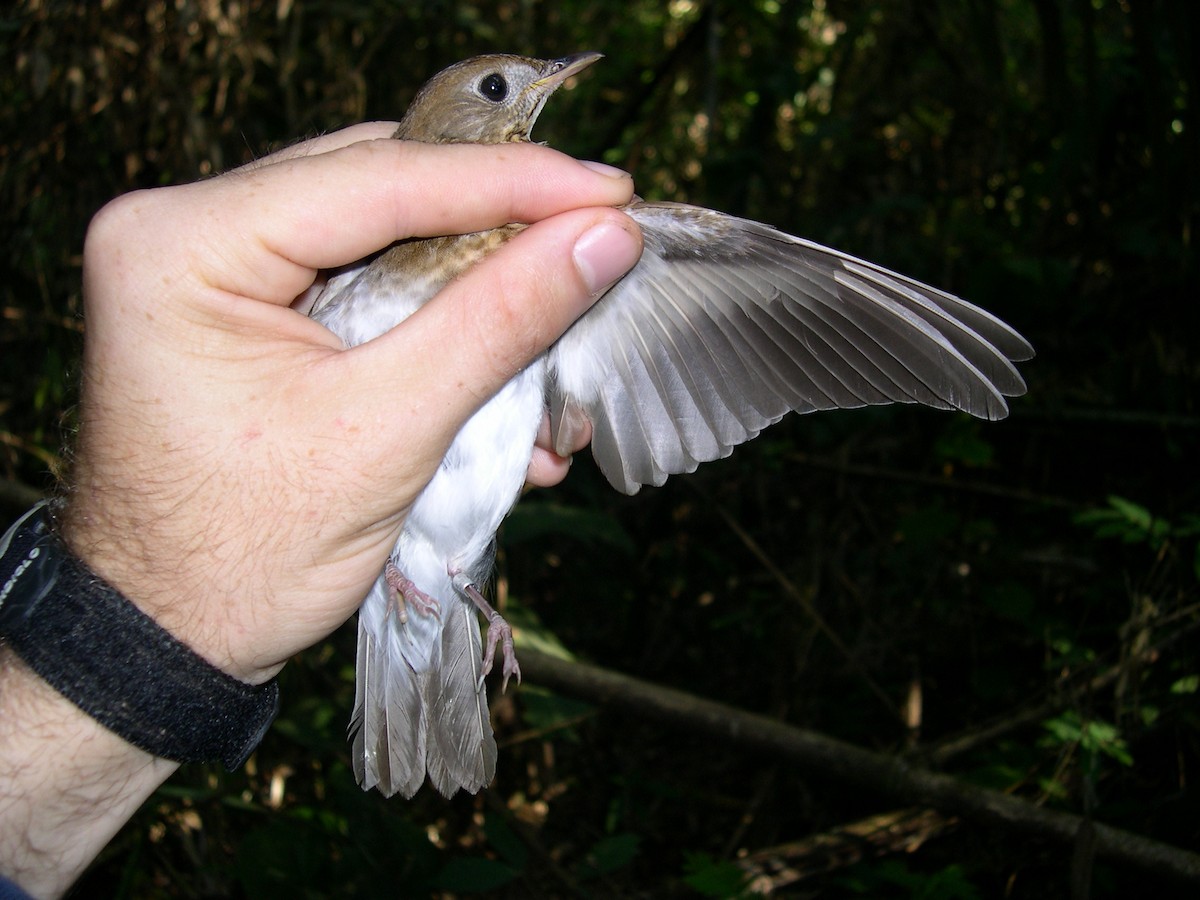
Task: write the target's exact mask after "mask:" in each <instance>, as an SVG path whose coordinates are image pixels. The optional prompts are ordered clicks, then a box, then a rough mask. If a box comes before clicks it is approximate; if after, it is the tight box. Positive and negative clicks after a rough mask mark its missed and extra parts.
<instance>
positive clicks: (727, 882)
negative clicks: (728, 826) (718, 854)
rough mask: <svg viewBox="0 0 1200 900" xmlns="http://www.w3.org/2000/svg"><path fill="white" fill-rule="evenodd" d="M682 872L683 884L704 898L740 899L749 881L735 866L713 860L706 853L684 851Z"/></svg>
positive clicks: (722, 860)
mask: <svg viewBox="0 0 1200 900" xmlns="http://www.w3.org/2000/svg"><path fill="white" fill-rule="evenodd" d="M683 871H684V876H683V882H684V884H686V885H687V886H688V887H690V888H691V889H692V890H694V891H696V892H697V893H699V894H701V895H703V896H705V897H740V896H742V895H743V894H744V893H745V890H746V886H747V883H748V881H749V875H748V874H747V873H746V872H744V871H743V870H742V869H740V868H739V867H738V866H737V864H735V863H732V862H730V861H729V860H725V859H713V858H712V857H711V856H709V855H708V854H707V853H696V852H692V851H686V852H685V853H684V859H683Z"/></svg>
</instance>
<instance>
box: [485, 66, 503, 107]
mask: <svg viewBox="0 0 1200 900" xmlns="http://www.w3.org/2000/svg"><path fill="white" fill-rule="evenodd" d="M479 93H481V94H483V96H485V97H487V98H488V99H489V100H491V101H492V102H493V103H499V102H500V101H501V100H503V99H504V98H505V97H507V96H508V82H507V81H505V80H504V76H503V75H501V74H500V73H499V72H493V73H492V74H491V75H487V76H485V77H484V79H483V81H481V82H479Z"/></svg>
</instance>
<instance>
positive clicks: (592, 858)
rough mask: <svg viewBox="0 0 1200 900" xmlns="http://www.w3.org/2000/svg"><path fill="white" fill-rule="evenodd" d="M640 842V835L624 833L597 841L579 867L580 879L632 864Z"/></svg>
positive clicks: (604, 873)
mask: <svg viewBox="0 0 1200 900" xmlns="http://www.w3.org/2000/svg"><path fill="white" fill-rule="evenodd" d="M641 842H642V838H641V835H637V834H633V833H631V832H626V833H624V834H614V835H612V836H611V837H606V838H602V839H601V840H599V841H597V842H596V843H595V844H594V845H593V846H592V849H591V850H589V851H588V854H587V857H586V859H585V860H584V862H583V864H582V865H581V866H580V867H579V877H580V878H590V877H594V876H596V875H606V874H608V873H609V872H615V871H616V870H617V869H621V868H624V867H625V866H627V865H629V864H630V863H631V862H633V860H634V857H636V856H637V854H638V847H639V845H640V844H641Z"/></svg>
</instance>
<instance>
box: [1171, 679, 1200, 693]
mask: <svg viewBox="0 0 1200 900" xmlns="http://www.w3.org/2000/svg"><path fill="white" fill-rule="evenodd" d="M1197 690H1200V675H1185V676H1184V677H1183V678H1180V679H1179V680H1178V681H1176V682H1175V683H1174V684H1172V685H1171V693H1172V694H1194V693H1196V691H1197Z"/></svg>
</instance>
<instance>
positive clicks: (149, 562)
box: [54, 471, 282, 684]
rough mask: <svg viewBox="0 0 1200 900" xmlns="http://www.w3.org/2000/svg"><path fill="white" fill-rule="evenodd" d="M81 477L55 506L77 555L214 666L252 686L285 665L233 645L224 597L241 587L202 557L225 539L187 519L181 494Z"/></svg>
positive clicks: (143, 484)
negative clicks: (219, 574) (182, 514)
mask: <svg viewBox="0 0 1200 900" xmlns="http://www.w3.org/2000/svg"><path fill="white" fill-rule="evenodd" d="M79 475H80V477H79V480H78V481H77V482H76V483H75V485H74V486H73V487H72V489H71V492H70V493H69V495H68V496H67V498H66V499H65V501H63V502H61V503H60V504H59V505H58V508H57V509H56V510H55V512H54V524H55V530H56V531H57V533H58V535H59V536H60V537H61V538H62V540H63V542H64V544H65V545H66V546H67V547H68V548H69V550H70V551H71V553H73V554H74V555H75V556H76V557H78V558H79V559H80V560H81V561H82V562H84V563H85V564H86V565H87V566H88V567H89V568H90V569H91V570H92V571H94V572H95V573H96V574H97V575H98V576H100V577H101V578H103V579H104V580H105V581H106V582H108V584H110V585H112V586H113V587H114V588H115V589H117V590H118V591H120V592H121V593H122V595H124V596H125V598H126V599H128V600H129V602H130V603H132V604H133V605H134V606H136V607H137V608H138V609H139V610H141V611H142V612H143V613H145V614H146V615H147V616H148V617H149V618H151V619H153V620H154V621H155V622H156V623H157V624H158V625H159V626H160V627H161V628H163V629H164V630H165V631H167V632H168V633H169V634H171V635H172V636H173V637H175V638H176V639H177V640H178V641H180V642H181V643H182V644H184V645H185V646H187V647H189V648H190V649H192V650H193V651H194V652H195V653H196V654H197V655H199V656H200V657H201V658H202V659H204V660H205V661H206V662H207V663H208V664H209V665H211V666H213V667H214V668H216V669H218V670H220V671H222V672H224V673H226V674H228V675H230V676H232V677H233V678H237V679H238V680H240V681H244V682H246V683H247V684H262V683H264V682H266V681H269V680H270V679H271V678H272V677H274V676H275V675H276V674H277V673H278V671H279V669H281V668H282V664H281V663H277V662H275V661H273V660H272V661H268V662H266V663H263V662H262V661H260V660H257V659H255V658H252V657H250V656H248V655H247V654H244V653H239V652H237V650H236V649H235V647H234V644H235V642H234V641H233V640H232V636H233V634H234V633H235V632H237V631H238V630H239V629H238V626H237V623H236V622H234V621H231V620H230V618H229V616H228V611H229V610H230V609H232V608H233V606H232V605H231V604H230V603H226V602H223V601H224V599H225V598H228V597H236V595H237V591H238V589H237V588H236V587H235V586H231V585H230V584H229V583H228V582H227V581H225V580H224V579H218V578H217V577H215V575H216V572H217V568H218V564H217V563H215V562H214V563H212V564H211V565H209V566H208V567H207V571H205V570H204V569H205V566H204V564H203V563H202V562H201V561H202V560H204V559H206V558H207V551H208V550H209V549H210V548H211V547H212V546H214V545H217V544H219V543H220V540H219V539H217V538H214V537H212V536H210V535H207V534H205V533H204V530H203V529H202V528H201V527H199V526H196V525H195V524H192V525H190V526H189V524H188V523H186V522H184V521H182V520H181V518H180V516H179V515H178V514H177V513H176V512H175V510H176V509H178V508H179V507H180V506H181V505H182V504H183V498H182V497H181V498H178V499H174V498H171V497H169V496H165V495H163V494H162V493H160V494H159V495H150V494H149V493H148V491H149V490H151V488H150V487H149V483H150V481H149V479H147V480H145V481H143V482H141V483H140V484H137V485H129V486H127V487H122V486H119V485H116V484H114V485H112V486H108V487H104V486H100V485H99V484H97V482H98V481H99V479H96V478H95V477H94V476H93V475H92V474H91V473H88V472H86V471H81V472H80V473H79ZM157 490H161V489H157ZM247 590H249V589H247ZM243 643H245V642H243ZM251 645H252V642H251Z"/></svg>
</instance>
